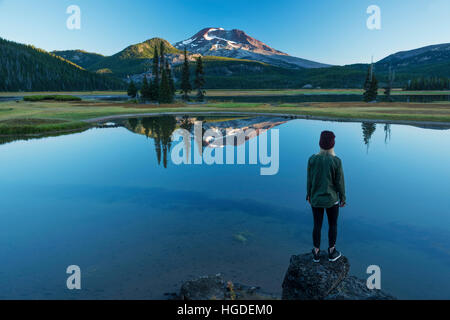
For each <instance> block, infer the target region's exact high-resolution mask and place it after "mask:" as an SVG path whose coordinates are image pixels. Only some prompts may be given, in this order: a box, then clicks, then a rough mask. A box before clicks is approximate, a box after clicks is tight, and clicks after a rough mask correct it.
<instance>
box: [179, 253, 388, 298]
mask: <svg viewBox="0 0 450 320" xmlns="http://www.w3.org/2000/svg"><path fill="white" fill-rule="evenodd" d="M349 271H350V262H349V260H348V259H347V257H344V256H343V257H341V258H340V259H339V260H338V261H336V262H329V261H328V259H327V257H326V256H325V254H324V253H322V256H321V260H320V262H319V263H314V262H313V261H312V256H311V254H310V253H306V254H300V255H293V256H292V257H291V259H290V262H289V266H288V269H287V271H286V274H285V277H284V281H283V283H282V288H283V291H282V295H281V297H280V296H278V295H275V294H271V293H266V292H264V291H263V290H262V289H261V288H260V287H254V286H247V285H243V284H237V283H232V282H231V281H226V280H224V278H223V276H222V275H221V274H216V275H212V276H203V277H199V278H197V279H194V280H189V281H186V282H184V283H183V284H182V286H181V288H180V291H179V293H177V294H172V295H171V299H175V300H279V299H281V300H395V299H396V298H395V297H394V296H392V295H390V294H388V293H386V292H384V291H382V290H377V289H369V288H367V286H366V282H365V280H361V279H359V278H357V277H354V276H349V275H348V274H349Z"/></svg>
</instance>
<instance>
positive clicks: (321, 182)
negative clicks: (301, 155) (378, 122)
mask: <svg viewBox="0 0 450 320" xmlns="http://www.w3.org/2000/svg"><path fill="white" fill-rule="evenodd" d="M334 139H335V135H334V133H333V132H331V131H323V132H322V134H321V135H320V142H319V145H320V152H319V153H318V154H315V155H313V156H311V157H310V158H309V160H308V178H307V196H306V200H307V201H308V202H309V203H310V204H311V207H312V212H313V216H314V230H313V243H314V249H313V250H312V253H313V261H314V262H319V261H320V233H321V230H322V222H323V214H324V211H326V212H327V216H328V241H329V247H328V260H329V261H336V260H338V259H339V258H340V257H341V253H340V252H339V251H338V250H337V249H336V237H337V220H338V216H339V207H341V208H342V207H344V206H345V184H344V171H343V169H342V161H341V159H339V158H338V157H337V156H336V155H335V154H334V143H335V142H334Z"/></svg>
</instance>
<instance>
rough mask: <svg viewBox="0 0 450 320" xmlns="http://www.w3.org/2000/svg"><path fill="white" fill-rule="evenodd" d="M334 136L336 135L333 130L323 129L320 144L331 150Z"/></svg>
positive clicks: (323, 147)
mask: <svg viewBox="0 0 450 320" xmlns="http://www.w3.org/2000/svg"><path fill="white" fill-rule="evenodd" d="M334 138H336V136H335V135H334V133H333V132H332V131H323V132H322V133H321V134H320V142H319V146H320V147H321V148H322V149H324V150H329V149H331V148H333V147H334Z"/></svg>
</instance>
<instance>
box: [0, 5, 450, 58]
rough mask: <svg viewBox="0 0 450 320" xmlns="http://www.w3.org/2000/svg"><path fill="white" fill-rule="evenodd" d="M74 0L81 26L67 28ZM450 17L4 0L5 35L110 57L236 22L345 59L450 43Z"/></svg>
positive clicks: (293, 47)
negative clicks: (370, 21) (371, 20)
mask: <svg viewBox="0 0 450 320" xmlns="http://www.w3.org/2000/svg"><path fill="white" fill-rule="evenodd" d="M73 4H75V5H78V6H79V7H80V8H81V13H82V17H81V20H82V22H81V23H82V25H81V30H75V31H74V30H72V31H71V30H68V29H67V28H66V20H67V18H68V16H69V15H68V14H66V9H67V7H68V6H69V5H73ZM372 4H375V5H378V6H379V7H380V8H381V19H382V20H381V22H382V26H381V30H368V29H367V27H366V20H367V17H368V14H367V13H366V9H367V7H368V6H369V5H372ZM449 17H450V1H449V0H369V1H366V0H321V1H317V0H316V1H315V0H307V1H304V0H276V1H273V0H239V1H236V0H221V1H218V0H197V1H196V0H163V1H160V0H127V1H125V0H68V1H67V0H39V1H30V0H0V37H3V38H6V39H8V40H14V41H17V42H21V43H27V44H33V45H35V46H36V47H40V48H43V49H45V50H49V51H51V50H61V49H83V50H86V51H92V52H98V53H102V54H105V55H111V54H114V53H116V52H118V51H120V50H122V49H124V48H125V47H127V46H128V45H130V44H135V43H139V42H142V41H145V40H147V39H149V38H152V37H162V38H165V39H167V40H168V41H170V42H171V43H174V42H177V41H180V40H184V39H187V38H189V37H191V36H192V35H193V34H195V33H196V32H197V31H199V30H200V29H202V28H204V27H222V28H225V29H233V28H235V29H242V30H244V31H246V32H247V33H248V34H249V35H250V36H253V37H255V38H257V39H259V40H261V41H263V42H265V43H266V44H268V45H269V46H271V47H274V48H276V49H278V50H281V51H284V52H286V53H289V54H291V55H294V56H298V57H302V58H306V59H311V60H315V61H319V62H325V63H330V64H339V65H342V64H349V63H356V62H369V61H370V57H371V56H372V55H373V56H374V60H375V61H377V60H379V59H382V58H384V57H385V56H387V55H389V54H391V53H394V52H397V51H401V50H409V49H414V48H418V47H421V46H426V45H430V44H437V43H444V42H450V18H449Z"/></svg>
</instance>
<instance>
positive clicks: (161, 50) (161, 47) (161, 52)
mask: <svg viewBox="0 0 450 320" xmlns="http://www.w3.org/2000/svg"><path fill="white" fill-rule="evenodd" d="M165 54H166V48H165V46H164V42H163V41H161V43H160V45H159V57H160V60H161V62H160V69H161V70H160V73H161V76H162V73H163V70H164V67H165V66H166V61H165Z"/></svg>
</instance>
